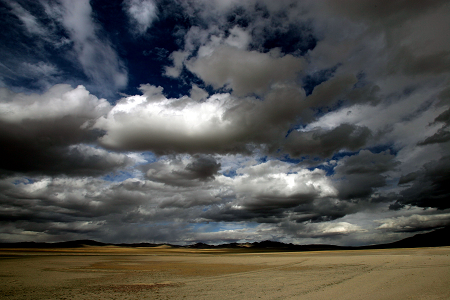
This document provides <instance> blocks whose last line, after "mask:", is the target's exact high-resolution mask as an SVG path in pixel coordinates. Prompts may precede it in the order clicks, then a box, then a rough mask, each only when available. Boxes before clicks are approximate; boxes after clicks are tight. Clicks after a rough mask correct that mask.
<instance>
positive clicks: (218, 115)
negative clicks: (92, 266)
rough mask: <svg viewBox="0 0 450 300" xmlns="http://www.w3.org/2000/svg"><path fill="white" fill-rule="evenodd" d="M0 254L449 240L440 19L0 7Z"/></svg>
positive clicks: (414, 7) (419, 14)
mask: <svg viewBox="0 0 450 300" xmlns="http://www.w3.org/2000/svg"><path fill="white" fill-rule="evenodd" d="M0 3H1V7H0V9H1V13H2V18H1V21H0V22H1V24H2V27H3V28H8V30H4V31H3V32H2V33H1V34H0V40H1V41H2V43H0V57H1V59H0V60H1V61H2V63H1V64H0V141H1V145H2V147H1V150H0V154H1V155H2V160H1V162H0V216H1V218H0V224H1V227H0V240H1V241H29V240H34V241H61V240H68V239H82V238H83V239H84V238H92V239H97V240H100V241H110V242H146V241H151V242H171V243H191V242H209V243H221V242H235V241H241V242H245V241H260V240H266V239H271V240H278V241H284V242H293V243H300V244H303V243H332V244H340V245H364V244H371V243H383V242H391V241H394V240H396V239H400V238H403V237H407V236H409V235H411V234H412V233H414V232H418V231H426V230H432V229H435V228H439V227H442V226H447V225H449V224H450V204H449V202H448V199H449V195H450V191H449V189H448V186H449V184H448V183H449V179H450V176H449V174H450V158H449V156H448V153H449V152H450V132H449V124H450V89H449V87H448V86H449V83H450V63H449V62H450V43H449V42H448V38H446V37H447V36H448V33H449V28H450V26H449V25H450V24H449V19H448V17H447V16H448V14H449V13H450V4H449V3H448V1H427V2H426V3H424V2H420V1H412V2H410V1H408V2H407V1H401V0H398V1H390V2H386V3H380V2H379V1H365V2H361V1H354V0H348V1H342V3H339V5H338V4H337V3H336V2H335V1H320V2H317V1H290V0H286V1H276V2H274V1H265V0H251V1H245V2H242V1H203V0H196V1H194V0H192V1H191V0H190V1H169V2H167V1H149V0H145V1H144V0H129V1H124V2H123V3H122V4H116V3H115V2H109V1H105V2H103V1H94V2H89V1H76V2H73V1H54V2H52V3H51V4H50V3H49V2H46V1H37V2H36V1H27V0H21V1H7V0H4V1H1V2H0Z"/></svg>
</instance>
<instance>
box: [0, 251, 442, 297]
mask: <svg viewBox="0 0 450 300" xmlns="http://www.w3.org/2000/svg"><path fill="white" fill-rule="evenodd" d="M449 254H450V247H437V248H415V249H386V250H352V251H316V252H271V251H250V250H245V249H243V250H239V249H228V250H227V249H212V250H200V249H177V248H167V247H159V248H123V247H115V246H107V247H105V246H103V247H82V248H72V249H0V299H34V300H35V299H216V300H218V299H352V300H356V299H445V300H447V299H450V256H449Z"/></svg>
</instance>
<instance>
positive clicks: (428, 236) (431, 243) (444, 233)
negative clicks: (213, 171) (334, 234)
mask: <svg viewBox="0 0 450 300" xmlns="http://www.w3.org/2000/svg"><path fill="white" fill-rule="evenodd" d="M83 246H119V247H159V246H169V247H173V248H187V249H189V248H193V249H220V248H227V249H249V250H252V249H253V250H277V251H320V250H357V249H390V248H417V247H439V246H450V227H444V228H440V229H437V230H434V231H432V232H428V233H422V234H416V235H414V236H412V237H409V238H406V239H403V240H400V241H397V242H393V243H389V244H379V245H370V246H361V247H346V246H335V245H326V244H312V245H294V244H286V243H281V242H274V241H262V242H254V243H229V244H221V245H208V244H205V243H196V244H193V245H187V246H179V245H170V244H152V243H133V244H107V243H101V242H97V241H93V240H76V241H68V242H59V243H35V242H22V243H0V248H77V247H83Z"/></svg>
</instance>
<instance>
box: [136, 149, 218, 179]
mask: <svg viewBox="0 0 450 300" xmlns="http://www.w3.org/2000/svg"><path fill="white" fill-rule="evenodd" d="M142 169H143V170H144V171H145V175H146V177H147V178H148V179H150V180H152V181H156V182H162V183H165V184H169V185H174V186H191V185H193V186H195V185H200V184H202V182H205V181H210V180H214V178H215V177H214V176H216V175H217V174H218V171H219V169H220V163H219V162H217V161H216V160H215V159H214V157H212V156H207V155H196V156H194V157H192V158H191V159H189V160H182V159H174V160H169V161H158V162H154V163H151V164H149V165H145V166H143V167H142Z"/></svg>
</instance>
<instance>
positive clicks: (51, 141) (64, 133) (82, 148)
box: [0, 85, 132, 175]
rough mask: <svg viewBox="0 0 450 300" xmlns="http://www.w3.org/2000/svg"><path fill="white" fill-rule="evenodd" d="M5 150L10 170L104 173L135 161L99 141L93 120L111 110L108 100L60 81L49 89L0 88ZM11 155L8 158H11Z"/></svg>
mask: <svg viewBox="0 0 450 300" xmlns="http://www.w3.org/2000/svg"><path fill="white" fill-rule="evenodd" d="M0 107H1V109H2V111H3V112H4V113H3V114H2V115H0V141H1V143H2V147H1V150H0V154H1V155H2V157H4V158H5V159H2V161H1V163H0V169H3V171H5V172H9V173H14V172H23V173H32V174H33V173H34V174H54V175H56V174H67V175H101V174H104V173H109V172H111V171H114V170H116V169H118V168H123V167H125V166H127V165H129V164H131V163H132V160H131V159H130V158H128V157H127V156H125V155H123V154H114V153H108V152H107V151H105V150H103V149H96V148H94V147H92V146H88V145H84V144H83V143H91V144H92V143H95V141H96V139H97V137H98V136H97V135H95V134H93V132H91V131H89V130H87V128H86V127H88V125H89V122H92V121H94V120H95V119H96V118H98V117H99V116H100V115H102V114H104V113H106V112H107V111H109V109H110V106H109V104H108V102H106V101H105V100H104V99H98V98H97V97H95V96H93V95H91V94H89V92H88V91H86V89H85V88H84V87H82V86H79V87H77V88H76V89H72V88H71V87H70V86H67V85H59V86H54V87H53V88H51V89H50V90H49V91H47V92H46V93H45V94H42V95H37V94H31V95H25V94H16V93H13V92H11V91H9V90H7V89H5V88H3V89H2V91H1V93H0ZM6 158H7V159H6Z"/></svg>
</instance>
